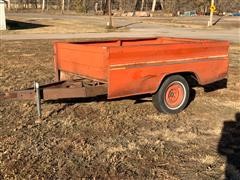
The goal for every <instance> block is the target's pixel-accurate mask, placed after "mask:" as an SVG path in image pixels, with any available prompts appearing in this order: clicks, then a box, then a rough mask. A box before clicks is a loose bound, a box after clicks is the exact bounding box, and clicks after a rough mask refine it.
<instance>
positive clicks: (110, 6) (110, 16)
mask: <svg viewBox="0 0 240 180" xmlns="http://www.w3.org/2000/svg"><path fill="white" fill-rule="evenodd" d="M108 14H109V21H108V22H107V28H109V29H112V28H113V23H112V0H108Z"/></svg>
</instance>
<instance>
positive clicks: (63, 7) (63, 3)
mask: <svg viewBox="0 0 240 180" xmlns="http://www.w3.org/2000/svg"><path fill="white" fill-rule="evenodd" d="M64 9H65V0H62V14H63V13H64Z"/></svg>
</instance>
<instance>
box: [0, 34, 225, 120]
mask: <svg viewBox="0 0 240 180" xmlns="http://www.w3.org/2000/svg"><path fill="white" fill-rule="evenodd" d="M228 48H229V42H227V41H216V40H198V39H185V38H184V39H183V38H166V37H160V38H147V39H117V40H105V41H94V42H56V43H55V44H54V62H55V77H56V82H55V83H52V84H48V85H44V86H39V85H38V83H37V84H35V88H32V89H28V90H23V91H15V92H12V93H5V94H2V95H1V96H0V97H2V98H12V99H36V101H37V102H38V103H37V104H38V109H39V107H40V106H39V104H40V100H41V99H43V100H49V99H64V98H75V97H92V96H97V95H103V94H107V97H108V99H114V98H120V97H127V96H133V95H139V94H152V95H153V104H154V105H155V107H156V108H157V109H158V110H159V111H160V112H164V113H178V112H180V111H182V110H183V109H184V108H185V107H186V105H187V103H188V100H189V86H190V83H189V79H191V78H194V79H195V80H196V81H197V82H198V84H199V85H207V84H209V83H213V82H215V81H218V80H221V79H224V78H225V77H226V76H227V72H228V64H229V62H228ZM68 73H70V74H71V76H69V75H66V74H68ZM73 74H74V75H78V76H77V78H76V76H74V77H75V78H69V77H73V76H72V75H73ZM39 115H40V114H39Z"/></svg>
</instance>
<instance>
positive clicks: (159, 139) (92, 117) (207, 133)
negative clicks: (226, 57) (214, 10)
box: [0, 41, 240, 179]
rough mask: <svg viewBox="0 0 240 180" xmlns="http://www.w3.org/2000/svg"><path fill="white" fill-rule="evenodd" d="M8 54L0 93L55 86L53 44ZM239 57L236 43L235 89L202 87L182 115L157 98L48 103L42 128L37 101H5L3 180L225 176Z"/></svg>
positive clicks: (1, 116) (11, 47)
mask: <svg viewBox="0 0 240 180" xmlns="http://www.w3.org/2000/svg"><path fill="white" fill-rule="evenodd" d="M1 52H2V53H1V55H0V56H1V57H0V67H1V68H0V92H2V91H8V90H15V89H22V88H26V87H29V86H32V84H33V81H37V82H41V83H44V82H50V81H52V79H53V74H54V72H53V58H52V57H53V51H52V42H50V41H2V42H1ZM239 57H240V46H239V44H232V45H231V48H230V69H229V77H228V79H229V81H228V88H227V89H221V90H216V91H213V92H209V93H205V92H204V91H203V90H202V89H201V88H196V89H195V91H196V98H195V99H194V101H193V102H192V103H191V104H190V105H189V107H188V108H187V109H186V110H184V111H183V112H182V113H180V114H178V115H163V114H160V113H158V112H157V111H156V110H155V109H154V107H153V105H152V103H151V100H150V99H149V98H145V99H144V100H143V101H139V100H136V99H134V98H133V99H125V100H117V101H107V100H106V99H105V98H104V97H101V98H97V99H94V98H93V99H90V100H89V99H88V100H78V101H77V102H74V101H72V102H58V103H54V102H48V103H46V104H44V105H43V116H44V120H43V121H42V122H40V123H39V122H38V121H37V117H36V110H35V105H34V103H33V102H13V101H0V123H1V126H0V128H1V129H0V179H1V178H6V179H10V178H16V179H22V178H23V179H25V178H27V179H32V178H37V177H38V178H46V179H53V178H59V179H65V178H74V179H77V178H80V177H122V178H124V177H134V178H164V179H219V178H221V179H223V178H224V173H225V168H226V167H227V166H228V165H229V164H231V163H230V162H231V160H229V157H230V156H229V153H222V152H223V151H222V150H221V149H219V142H220V139H223V138H222V137H223V136H224V133H222V130H223V129H225V125H226V124H227V123H233V124H234V123H236V117H235V116H236V114H237V113H239V112H240V95H239V90H240V83H239V79H240V74H239V70H240V58H239ZM234 127H240V126H232V128H234ZM235 130H236V129H235ZM238 130H239V129H238ZM231 132H232V129H230V131H228V133H231ZM239 132H240V130H239V131H238V133H239ZM238 135H239V134H238ZM231 137H235V136H231ZM238 137H240V136H238ZM233 140H234V139H233ZM231 147H232V146H231ZM235 147H237V148H239V144H237V145H235V146H234V147H232V148H230V150H232V151H231V157H232V156H233V157H235V158H237V157H238V156H239V151H238V154H237V153H235ZM224 152H225V151H224ZM221 154H222V155H221ZM227 159H228V163H226V160H227Z"/></svg>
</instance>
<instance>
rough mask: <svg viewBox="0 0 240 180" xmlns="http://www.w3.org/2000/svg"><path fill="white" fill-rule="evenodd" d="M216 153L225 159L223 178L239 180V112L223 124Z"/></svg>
mask: <svg viewBox="0 0 240 180" xmlns="http://www.w3.org/2000/svg"><path fill="white" fill-rule="evenodd" d="M218 153H219V154H221V155H223V156H225V157H226V168H225V178H226V179H232V180H240V112H238V113H236V115H235V120H227V121H225V122H224V124H223V129H222V136H221V139H220V141H219V144H218Z"/></svg>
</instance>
